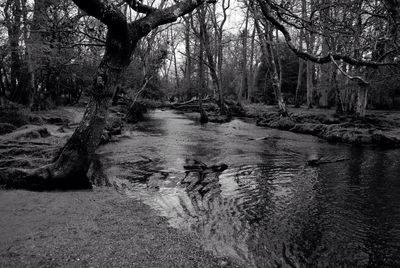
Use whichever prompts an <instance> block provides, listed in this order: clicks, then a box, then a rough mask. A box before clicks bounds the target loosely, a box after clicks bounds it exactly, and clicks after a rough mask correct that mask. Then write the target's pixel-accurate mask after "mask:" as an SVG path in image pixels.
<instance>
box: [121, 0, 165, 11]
mask: <svg viewBox="0 0 400 268" xmlns="http://www.w3.org/2000/svg"><path fill="white" fill-rule="evenodd" d="M125 2H126V3H127V4H128V6H129V7H130V8H132V9H133V10H135V11H136V12H139V13H144V14H150V13H153V12H155V11H157V10H158V9H157V8H155V7H152V6H148V5H144V4H142V3H141V2H138V1H136V0H125Z"/></svg>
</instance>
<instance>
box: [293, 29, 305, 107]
mask: <svg viewBox="0 0 400 268" xmlns="http://www.w3.org/2000/svg"><path fill="white" fill-rule="evenodd" d="M299 39H300V40H299V43H300V49H302V48H303V30H301V31H300V38H299ZM303 72H304V60H303V59H301V58H299V72H298V74H297V85H296V93H295V96H294V107H296V108H299V107H300V105H301V102H300V96H299V94H300V90H301V82H302V80H303V79H302V78H303Z"/></svg>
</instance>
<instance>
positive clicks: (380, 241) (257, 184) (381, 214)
mask: <svg viewBox="0 0 400 268" xmlns="http://www.w3.org/2000/svg"><path fill="white" fill-rule="evenodd" d="M99 153H100V154H102V155H103V156H104V157H105V158H106V159H107V161H108V167H109V168H108V170H107V172H108V174H109V175H110V174H111V175H112V176H114V177H115V178H117V179H118V178H124V179H126V178H128V179H129V180H130V181H131V183H129V185H126V183H125V185H124V187H125V189H126V193H127V194H128V195H130V196H131V197H132V198H137V199H140V200H142V201H143V202H145V203H146V204H148V205H149V206H150V207H152V208H153V209H155V210H156V211H157V212H158V213H159V214H160V215H162V216H165V217H166V218H167V219H168V220H169V223H170V224H171V226H173V227H175V228H179V229H182V230H184V231H187V232H191V233H192V234H193V235H194V236H195V237H197V238H198V240H199V241H200V243H201V245H202V246H203V247H204V249H205V250H210V251H212V252H213V253H214V254H215V255H216V256H218V257H222V258H229V259H232V260H234V261H235V262H236V263H238V264H239V265H240V266H244V267H278V266H282V267H356V266H357V267H383V266H386V267H400V254H399V253H400V160H399V159H400V150H379V149H376V148H371V147H367V148H360V147H354V146H349V145H344V144H330V143H328V142H325V141H323V140H321V139H319V138H316V137H313V136H307V135H299V134H294V133H290V132H285V131H279V130H274V129H268V128H261V127H257V126H256V125H255V124H254V122H251V120H250V119H243V120H241V119H235V120H233V121H231V122H229V123H225V124H213V123H209V124H207V125H200V124H198V123H196V121H195V120H193V118H191V116H190V115H182V114H178V113H176V112H173V111H169V110H167V111H161V110H156V111H154V112H152V113H151V114H150V115H149V120H148V121H146V122H142V123H139V124H137V125H134V126H131V127H130V129H129V131H128V132H127V135H126V137H125V138H124V139H122V140H121V141H120V142H118V143H110V144H107V145H105V146H103V147H101V148H100V150H99ZM320 156H323V157H324V158H328V159H342V158H344V159H348V160H346V161H340V162H334V163H326V164H321V165H319V166H316V167H311V166H308V165H306V163H307V160H308V159H311V158H318V157H320ZM148 159H151V161H150V160H148ZM187 159H196V160H199V161H202V162H204V163H206V164H207V165H211V164H217V163H226V164H227V165H228V169H226V170H225V171H223V172H222V173H221V174H210V175H209V176H208V178H207V183H205V184H203V185H200V186H198V187H195V188H194V189H192V188H188V187H187V184H184V183H180V181H181V179H182V178H183V177H184V176H185V173H184V168H183V165H184V164H185V161H186V160H187ZM138 164H139V166H140V167H139V168H138V167H137V166H138ZM154 170H158V171H160V174H162V175H163V177H162V176H161V178H160V176H159V178H158V179H150V180H143V179H140V177H141V176H142V177H143V173H146V172H149V171H154ZM190 176H195V175H194V174H190V175H189V177H190ZM121 181H122V180H121ZM166 246H167V245H166Z"/></svg>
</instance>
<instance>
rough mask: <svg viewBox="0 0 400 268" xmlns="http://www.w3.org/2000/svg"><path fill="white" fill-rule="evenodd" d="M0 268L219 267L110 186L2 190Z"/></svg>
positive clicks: (185, 237)
mask: <svg viewBox="0 0 400 268" xmlns="http://www.w3.org/2000/svg"><path fill="white" fill-rule="evenodd" d="M0 215H1V217H0V241H1V242H0V267H220V264H221V262H222V261H221V260H217V259H216V258H214V257H213V256H212V255H211V254H210V253H207V252H204V251H203V250H202V249H201V248H200V247H199V246H197V245H196V243H195V242H194V240H193V238H192V237H190V236H188V235H185V234H184V233H182V232H179V231H178V230H176V229H173V228H171V227H168V223H167V222H166V220H165V219H164V218H162V217H159V216H157V215H156V214H155V213H154V212H153V211H152V210H151V209H150V208H149V207H147V206H146V205H144V204H143V203H141V202H139V201H135V200H133V199H131V198H128V197H126V196H124V195H122V194H120V193H118V192H116V191H115V190H114V189H112V188H96V189H94V190H92V191H71V192H29V191H0Z"/></svg>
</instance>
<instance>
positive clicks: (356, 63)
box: [257, 0, 398, 68]
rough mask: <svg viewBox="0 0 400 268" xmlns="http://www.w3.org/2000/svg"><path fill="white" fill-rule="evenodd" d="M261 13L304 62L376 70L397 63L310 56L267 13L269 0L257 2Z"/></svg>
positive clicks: (330, 55)
mask: <svg viewBox="0 0 400 268" xmlns="http://www.w3.org/2000/svg"><path fill="white" fill-rule="evenodd" d="M257 2H258V4H259V6H260V8H261V12H262V14H263V16H264V18H265V19H266V20H268V21H269V22H270V23H271V24H272V25H274V26H275V27H276V28H277V29H278V30H279V31H280V32H281V33H282V34H283V36H284V38H285V41H286V43H287V45H288V46H289V48H290V49H291V50H292V51H293V52H294V53H295V54H296V55H297V56H298V57H300V58H302V59H304V60H309V61H312V62H315V63H318V64H324V63H328V62H331V61H332V59H334V60H342V61H344V62H346V63H348V64H351V65H354V66H366V67H372V68H377V67H379V66H397V65H398V62H397V63H396V62H394V63H393V62H377V61H370V60H362V59H355V58H353V57H350V56H348V55H342V54H328V55H325V56H320V57H317V56H315V55H312V54H310V53H307V52H304V51H302V50H300V49H298V48H297V47H296V46H295V45H294V43H293V41H292V37H291V35H290V33H289V31H288V30H287V29H286V27H285V26H284V25H283V24H282V23H281V22H279V21H278V20H277V19H276V18H274V17H273V16H272V15H271V14H270V12H268V9H269V6H270V5H272V3H271V0H257Z"/></svg>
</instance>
